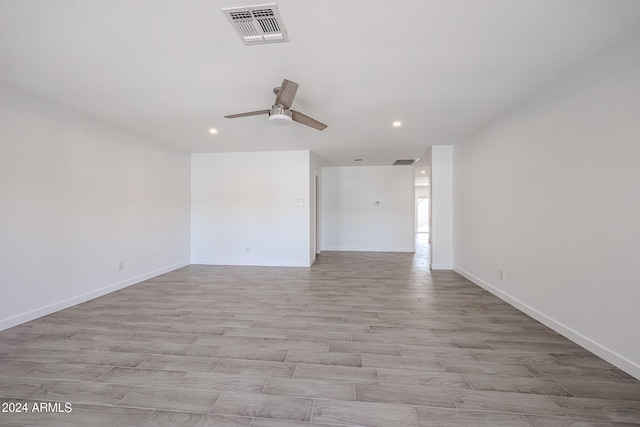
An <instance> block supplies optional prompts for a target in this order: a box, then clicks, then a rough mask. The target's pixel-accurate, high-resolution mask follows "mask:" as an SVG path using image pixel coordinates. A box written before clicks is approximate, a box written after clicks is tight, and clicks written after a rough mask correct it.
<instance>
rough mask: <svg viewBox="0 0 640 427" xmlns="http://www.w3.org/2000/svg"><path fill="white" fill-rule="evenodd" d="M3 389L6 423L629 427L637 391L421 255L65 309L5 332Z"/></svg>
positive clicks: (281, 272)
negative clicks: (67, 406)
mask: <svg viewBox="0 0 640 427" xmlns="http://www.w3.org/2000/svg"><path fill="white" fill-rule="evenodd" d="M0 397H2V399H0V400H2V402H3V409H4V408H9V406H4V404H5V403H6V402H13V403H22V404H24V403H26V404H27V405H28V409H29V412H28V413H13V414H11V413H6V412H0V425H2V426H12V425H42V426H67V425H69V426H71V425H72V426H97V425H104V426H110V427H111V426H123V427H124V426H135V425H145V426H146V425H150V426H165V425H167V426H168V425H178V426H180V425H184V426H196V425H197V426H251V427H274V426H290V427H294V426H300V427H302V426H355V425H358V426H381V427H404V426H456V427H458V426H465V425H468V426H492V427H493V426H509V427H513V426H515V427H517V426H532V425H533V426H569V425H571V426H576V425H579V426H591V425H593V426H608V425H629V424H627V423H640V382H639V381H637V380H635V379H633V378H632V377H630V376H629V375H627V374H625V373H624V372H622V371H621V370H619V369H617V368H615V367H614V366H612V365H609V364H608V363H606V362H604V361H603V360H601V359H599V358H598V357H596V356H594V355H592V354H590V353H589V352H587V351H585V350H584V349H582V348H581V347H579V346H577V345H575V344H573V343H571V342H570V341H568V340H566V339H565V338H563V337H561V336H560V335H558V334H556V333H555V332H553V331H551V330H549V329H548V328H546V327H544V326H543V325H541V324H540V323H537V322H536V321H534V320H532V319H531V318H529V317H527V316H526V315H523V314H522V313H520V312H518V311H517V310H515V309H514V308H512V307H510V306H509V305H507V304H505V303H503V302H502V301H500V300H498V299H497V298H495V297H494V296H492V295H490V294H489V293H487V292H485V291H484V290H482V289H481V288H479V287H477V286H475V285H474V284H472V283H470V282H469V281H467V280H466V279H464V278H462V277H460V276H459V275H457V274H455V273H452V272H430V271H429V269H428V259H427V256H426V251H425V249H424V248H420V249H419V250H418V252H417V253H416V255H413V254H402V253H362V252H360V253H345V252H324V253H322V254H321V255H320V256H319V258H318V260H317V262H316V264H315V265H314V266H313V267H311V268H264V267H223V266H198V265H194V266H190V267H186V268H183V269H180V270H177V271H174V272H172V273H169V274H166V275H163V276H160V277H157V278H155V279H153V280H149V281H146V282H144V283H140V284H138V285H135V286H132V287H129V288H127V289H123V290H121V291H118V292H115V293H112V294H110V295H107V296H104V297H102V298H98V299H95V300H93V301H90V302H87V303H85V304H81V305H78V306H75V307H73V308H70V309H67V310H64V311H60V312H58V313H55V314H52V315H50V316H47V317H45V318H42V319H38V320H36V321H33V322H29V323H27V324H24V325H21V326H19V327H16V328H13V329H10V330H6V331H4V332H1V333H0ZM40 402H69V403H71V407H72V411H71V413H51V412H49V413H34V412H33V411H32V409H33V408H32V405H33V404H34V403H38V404H39V403H40ZM62 409H64V406H63V407H62ZM285 420H289V421H285Z"/></svg>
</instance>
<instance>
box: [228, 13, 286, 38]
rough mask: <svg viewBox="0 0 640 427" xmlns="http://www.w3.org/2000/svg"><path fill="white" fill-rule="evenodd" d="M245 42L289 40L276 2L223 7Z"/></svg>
mask: <svg viewBox="0 0 640 427" xmlns="http://www.w3.org/2000/svg"><path fill="white" fill-rule="evenodd" d="M222 12H224V14H225V16H226V17H227V19H228V20H229V22H231V25H233V28H235V30H236V32H237V33H238V34H239V35H240V38H241V39H242V42H243V43H244V44H265V43H281V42H287V41H289V37H288V36H287V30H285V28H284V24H283V23H282V18H280V14H279V13H278V6H276V4H275V3H271V4H263V5H260V6H244V7H231V8H225V9H222Z"/></svg>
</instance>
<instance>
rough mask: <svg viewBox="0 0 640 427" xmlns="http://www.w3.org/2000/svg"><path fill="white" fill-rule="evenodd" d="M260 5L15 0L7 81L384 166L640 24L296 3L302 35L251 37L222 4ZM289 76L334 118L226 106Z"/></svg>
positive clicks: (251, 100) (542, 13)
mask: <svg viewBox="0 0 640 427" xmlns="http://www.w3.org/2000/svg"><path fill="white" fill-rule="evenodd" d="M260 3H262V2H259V1H258V2H252V1H246V0H243V1H237V0H222V1H220V0H208V1H200V0H181V1H175V0H171V1H167V0H109V1H105V0H76V1H71V0H47V1H38V0H29V1H25V0H0V80H2V81H4V83H5V84H8V85H10V86H13V87H16V88H18V89H21V90H24V91H27V92H30V93H33V94H36V95H39V96H41V97H43V98H47V99H49V100H51V101H53V102H56V103H59V104H62V105H65V106H67V107H69V108H72V109H74V110H78V111H81V112H83V113H85V114H87V115H90V116H93V117H96V118H98V119H100V120H103V121H105V122H109V123H112V124H114V125H116V126H119V127H122V128H125V129H128V130H130V131H133V132H135V133H137V134H140V135H144V136H147V137H149V138H151V139H153V140H155V141H159V142H161V143H164V144H167V145H171V146H175V147H178V148H180V149H182V150H186V151H190V152H224V151H263V150H296V149H304V150H312V151H314V152H315V153H317V154H318V155H319V156H321V157H323V158H324V159H326V160H327V161H328V162H330V163H331V164H334V165H352V164H354V162H353V160H354V159H355V158H362V159H363V161H362V162H359V163H358V164H362V165H380V164H391V163H393V161H394V160H396V159H405V158H418V157H421V156H422V155H423V154H424V153H425V151H427V150H428V148H429V147H430V146H431V145H436V144H446V143H455V142H456V141H459V140H460V139H462V138H464V137H465V136H467V135H469V134H471V133H473V132H476V131H477V130H478V129H480V128H482V127H483V126H484V125H486V124H487V123H488V122H490V121H491V120H494V119H495V118H496V117H498V116H500V115H501V114H503V113H504V112H505V111H506V110H508V109H509V108H511V107H513V106H514V105H517V104H518V103H520V102H522V101H523V100H525V99H526V98H527V97H529V96H531V95H532V94H534V93H535V92H537V91H538V90H540V89H541V88H543V87H544V86H546V85H548V84H549V83H551V82H553V81H554V80H556V79H558V78H559V77H561V76H562V75H564V74H565V73H567V72H569V71H570V70H572V69H573V68H575V67H577V66H579V65H580V64H581V63H583V62H585V61H587V60H589V59H590V58H592V57H594V56H596V55H598V54H599V53H601V52H603V51H604V50H606V49H607V48H609V47H611V46H613V45H614V44H616V43H618V42H620V41H622V40H623V39H625V38H627V37H629V36H630V35H631V34H632V33H633V32H635V31H637V30H639V29H640V1H637V0H483V1H478V0H437V1H429V0H405V1H373V0H349V1H344V0H305V1H300V0H280V1H278V2H277V4H278V7H279V10H280V15H281V16H282V18H283V20H284V23H285V25H286V28H287V30H288V33H289V37H290V41H289V42H288V43H281V44H270V45H259V46H245V45H243V44H242V43H241V41H240V39H239V37H238V36H237V34H236V33H235V32H234V30H233V28H232V27H231V25H230V23H229V22H228V21H227V20H226V18H225V16H224V15H223V13H222V12H221V9H222V8H224V7H235V6H247V5H254V4H260ZM283 78H287V79H289V80H292V81H294V82H297V83H299V84H300V88H299V90H298V94H297V97H296V99H295V101H294V103H293V106H292V108H293V109H296V110H299V111H301V112H303V113H305V114H307V115H309V116H311V117H313V118H316V119H318V120H320V121H321V122H324V123H326V124H327V125H329V127H328V128H327V129H326V130H324V131H322V132H319V131H316V130H314V129H311V128H308V127H305V126H301V125H297V124H293V125H292V126H289V127H277V126H273V125H270V124H269V123H268V119H267V117H266V116H254V117H247V118H242V119H234V120H229V119H225V118H223V116H224V115H228V114H234V113H241V112H245V111H252V110H260V109H268V108H269V107H270V106H271V104H272V103H273V100H274V95H273V92H272V89H273V87H275V86H278V85H279V84H280V83H281V82H282V79H283ZM395 120H401V121H402V126H401V127H399V128H394V127H392V122H393V121H395ZM212 127H214V128H217V129H218V131H219V133H218V134H217V135H211V134H209V132H208V129H209V128H212ZM418 169H423V167H422V166H420V167H419V168H418Z"/></svg>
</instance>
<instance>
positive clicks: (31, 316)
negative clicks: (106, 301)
mask: <svg viewBox="0 0 640 427" xmlns="http://www.w3.org/2000/svg"><path fill="white" fill-rule="evenodd" d="M189 264H190V263H189V261H183V262H179V263H177V264H173V265H170V266H167V267H163V268H160V269H158V270H155V271H151V272H149V273H145V274H141V275H139V276H136V277H132V278H130V279H127V280H123V281H122V282H118V283H114V284H112V285H109V286H105V287H104V288H100V289H96V290H94V291H91V292H87V293H85V294H82V295H78V296H75V297H72V298H68V299H65V300H63V301H58V302H56V303H53V304H49V305H46V306H44V307H40V308H37V309H35V310H31V311H28V312H26V313H22V314H18V315H16V316H12V317H9V318H7V319H2V320H0V331H4V330H5V329H9V328H13V327H14V326H18V325H21V324H23V323H26V322H30V321H31V320H35V319H38V318H40V317H42V316H47V315H49V314H51V313H55V312H56V311H60V310H64V309H65V308H69V307H73V306H74V305H78V304H81V303H83V302H86V301H89V300H92V299H94V298H98V297H101V296H103V295H106V294H109V293H111V292H114V291H117V290H119V289H123V288H126V287H128V286H131V285H135V284H136V283H140V282H143V281H145V280H149V279H151V278H154V277H156V276H160V275H161V274H165V273H168V272H170V271H173V270H177V269H178V268H182V267H185V266H187V265H189Z"/></svg>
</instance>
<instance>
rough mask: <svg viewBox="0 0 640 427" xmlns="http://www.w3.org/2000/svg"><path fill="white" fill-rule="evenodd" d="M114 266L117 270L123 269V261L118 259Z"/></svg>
mask: <svg viewBox="0 0 640 427" xmlns="http://www.w3.org/2000/svg"><path fill="white" fill-rule="evenodd" d="M116 268H117V269H118V271H122V270H124V262H122V261H118V264H117V265H116Z"/></svg>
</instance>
